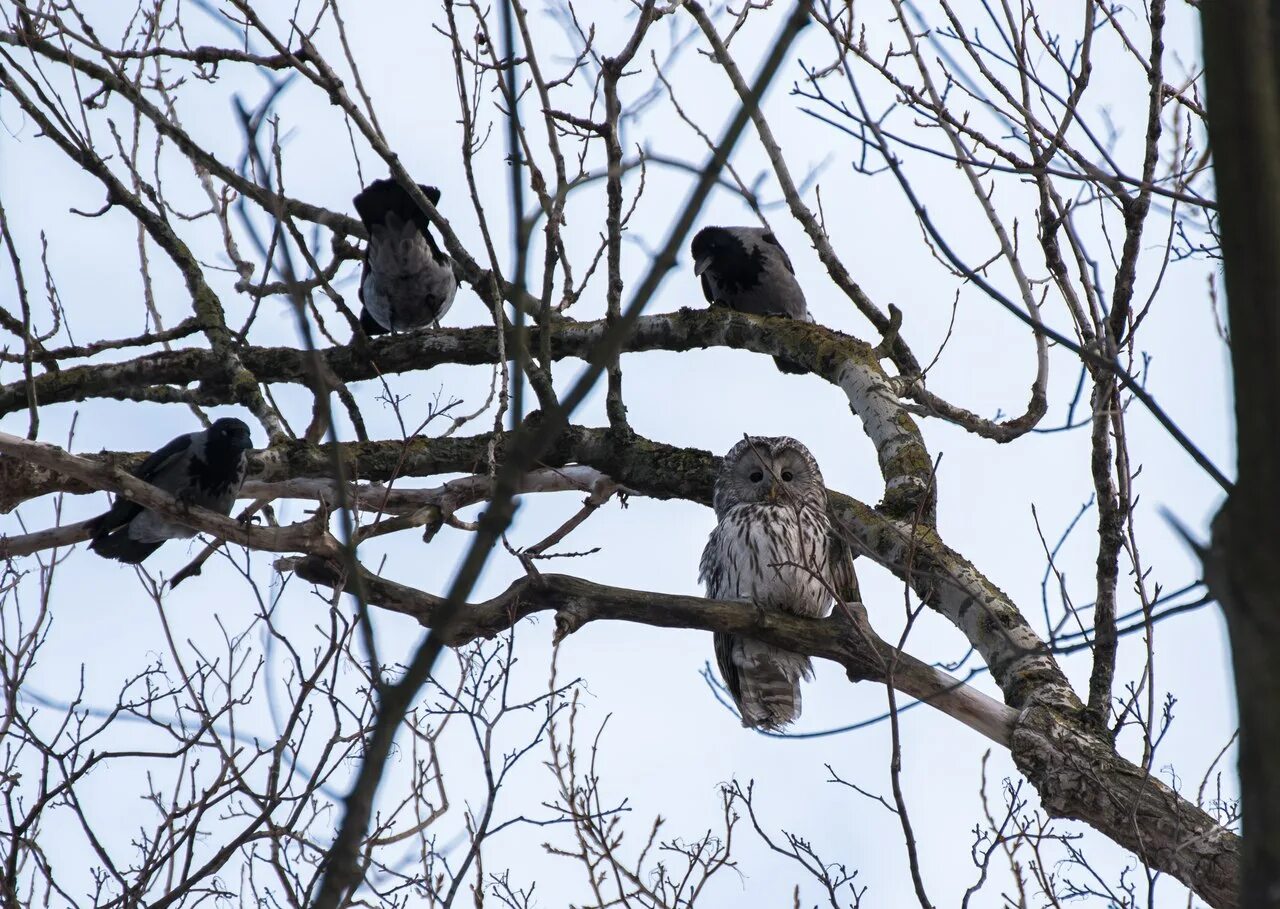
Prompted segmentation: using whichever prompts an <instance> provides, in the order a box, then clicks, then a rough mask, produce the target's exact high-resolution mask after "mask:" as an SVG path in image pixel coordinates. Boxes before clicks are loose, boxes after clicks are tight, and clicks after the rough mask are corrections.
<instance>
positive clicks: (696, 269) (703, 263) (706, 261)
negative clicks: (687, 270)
mask: <svg viewBox="0 0 1280 909" xmlns="http://www.w3.org/2000/svg"><path fill="white" fill-rule="evenodd" d="M710 267H711V257H710V256H703V257H702V258H701V259H699V260H698V261H697V262H694V263H693V273H694V274H695V275H697V276H698V277H699V278H701V277H702V273H703V272H704V271H706V270H707V269H708V268H710Z"/></svg>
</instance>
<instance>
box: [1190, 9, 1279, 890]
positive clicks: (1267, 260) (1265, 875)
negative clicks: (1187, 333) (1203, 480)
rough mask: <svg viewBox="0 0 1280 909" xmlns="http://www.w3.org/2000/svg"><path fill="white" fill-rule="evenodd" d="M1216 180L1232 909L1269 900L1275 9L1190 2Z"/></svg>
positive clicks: (1273, 833) (1274, 875)
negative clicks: (1238, 872)
mask: <svg viewBox="0 0 1280 909" xmlns="http://www.w3.org/2000/svg"><path fill="white" fill-rule="evenodd" d="M1201 10H1202V25H1203V30H1204V55H1205V82H1206V97H1207V104H1208V111H1209V138H1210V144H1211V146H1212V149H1213V159H1214V179H1215V180H1216V182H1217V185H1218V204H1219V211H1220V216H1221V222H1220V228H1221V233H1222V253H1223V263H1224V272H1225V278H1226V289H1227V313H1228V317H1229V320H1230V325H1231V329H1232V331H1231V359H1232V373H1233V380H1234V389H1235V415H1236V473H1237V477H1238V479H1237V481H1236V486H1235V488H1234V490H1232V492H1231V493H1230V495H1229V496H1228V498H1227V502H1226V504H1225V505H1224V506H1223V507H1222V510H1221V511H1219V512H1218V515H1217V517H1216V518H1215V520H1214V525H1213V541H1212V544H1211V546H1210V549H1209V552H1208V554H1207V556H1206V559H1205V562H1206V565H1205V576H1206V578H1207V579H1208V581H1209V584H1210V587H1211V589H1212V590H1213V592H1214V594H1215V595H1216V596H1217V598H1218V601H1219V602H1220V603H1221V604H1222V607H1223V610H1224V611H1225V613H1226V617H1227V630H1228V633H1229V634H1230V636H1231V651H1232V662H1233V664H1234V668H1235V677H1236V697H1237V700H1238V703H1239V709H1240V758H1239V766H1240V785H1241V794H1242V800H1241V812H1242V828H1243V834H1244V857H1243V879H1242V890H1241V903H1240V905H1241V906H1244V907H1246V909H1254V907H1263V906H1267V907H1274V906H1280V773H1277V772H1276V761H1277V759H1278V758H1280V658H1278V655H1280V555H1278V554H1277V549H1276V547H1277V542H1276V541H1277V540H1280V471H1277V457H1278V456H1280V311H1278V310H1277V303H1278V302H1280V297H1278V296H1277V294H1278V293H1280V155H1278V154H1277V150H1278V149H1280V78H1278V77H1277V66H1278V65H1280V53H1277V40H1276V29H1277V27H1278V26H1280V10H1278V8H1277V4H1276V3H1274V2H1271V3H1268V2H1266V0H1211V2H1206V3H1204V4H1202V6H1201Z"/></svg>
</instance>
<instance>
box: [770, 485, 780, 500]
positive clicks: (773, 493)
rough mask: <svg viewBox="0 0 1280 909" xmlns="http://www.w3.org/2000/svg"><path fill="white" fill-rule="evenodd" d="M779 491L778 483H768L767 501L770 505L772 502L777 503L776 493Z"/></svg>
mask: <svg viewBox="0 0 1280 909" xmlns="http://www.w3.org/2000/svg"><path fill="white" fill-rule="evenodd" d="M780 492H781V490H780V489H778V484H777V483H770V484H769V503H770V504H771V505H772V504H777V501H778V495H779V493H780Z"/></svg>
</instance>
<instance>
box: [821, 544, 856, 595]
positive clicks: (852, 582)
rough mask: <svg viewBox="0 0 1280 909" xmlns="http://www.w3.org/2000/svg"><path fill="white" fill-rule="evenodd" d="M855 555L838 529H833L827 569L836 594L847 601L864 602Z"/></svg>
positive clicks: (828, 549) (828, 550)
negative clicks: (855, 565)
mask: <svg viewBox="0 0 1280 909" xmlns="http://www.w3.org/2000/svg"><path fill="white" fill-rule="evenodd" d="M855 555H856V553H855V552H854V551H853V547H852V546H850V545H849V544H848V543H846V542H845V540H844V538H843V537H841V536H840V532H839V531H838V530H835V529H833V530H832V531H831V534H830V536H829V537H828V548H827V571H828V573H829V576H830V577H829V579H830V581H831V586H832V587H833V588H835V592H836V596H838V597H839V598H840V599H841V600H842V601H843V602H845V603H861V602H862V591H861V590H860V589H859V587H858V574H857V572H856V571H855V570H854V567H853V559H854V556H855Z"/></svg>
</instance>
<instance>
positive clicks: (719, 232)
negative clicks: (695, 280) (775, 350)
mask: <svg viewBox="0 0 1280 909" xmlns="http://www.w3.org/2000/svg"><path fill="white" fill-rule="evenodd" d="M689 253H690V254H691V255H692V256H693V273H694V274H695V275H697V276H698V277H699V278H701V279H702V294H703V296H705V297H706V298H707V302H708V303H710V304H712V305H713V306H727V307H729V309H732V310H735V311H737V312H746V313H752V314H754V315H758V316H784V317H786V318H788V319H799V320H801V321H802V322H812V321H813V316H811V315H809V307H808V305H807V304H806V303H805V300H804V291H802V290H801V289H800V283H799V282H798V281H797V280H796V270H795V269H794V268H792V267H791V260H790V259H789V258H787V252H786V250H784V249H783V248H782V244H780V243H779V242H778V238H777V237H775V236H774V235H773V233H772V232H771V231H768V230H765V229H764V228H763V227H704V228H703V229H702V230H700V231H698V233H697V235H696V236H694V238H693V242H692V243H691V244H690V246H689ZM773 362H774V363H775V364H776V365H777V367H778V369H779V370H780V371H781V372H787V373H793V374H800V373H806V372H808V370H807V369H805V368H804V367H803V366H801V365H800V364H799V363H795V362H793V361H791V360H787V359H784V358H783V357H774V358H773Z"/></svg>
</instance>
